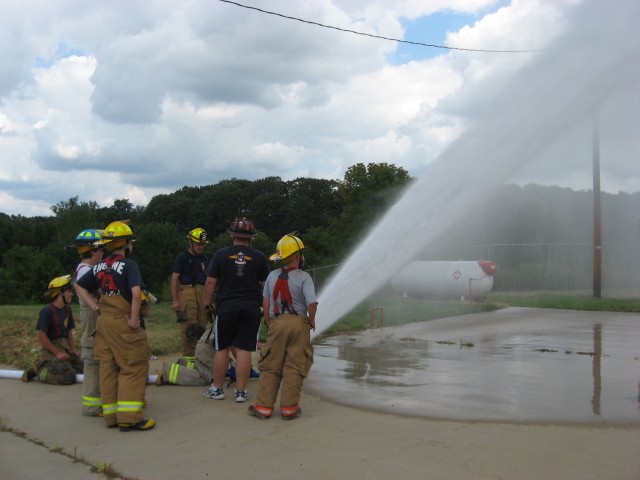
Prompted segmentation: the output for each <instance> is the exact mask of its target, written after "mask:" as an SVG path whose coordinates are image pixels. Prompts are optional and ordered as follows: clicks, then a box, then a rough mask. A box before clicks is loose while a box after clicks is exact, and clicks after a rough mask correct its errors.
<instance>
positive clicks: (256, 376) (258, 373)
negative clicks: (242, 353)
mask: <svg viewBox="0 0 640 480" xmlns="http://www.w3.org/2000/svg"><path fill="white" fill-rule="evenodd" d="M249 378H260V372H258V371H256V370H254V369H253V368H252V369H251V373H250V374H249Z"/></svg>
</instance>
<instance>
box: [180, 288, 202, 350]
mask: <svg viewBox="0 0 640 480" xmlns="http://www.w3.org/2000/svg"><path fill="white" fill-rule="evenodd" d="M203 293H204V286H203V285H193V286H191V285H178V301H179V302H180V305H181V306H182V309H183V311H186V318H187V320H185V321H183V322H180V337H181V338H182V355H183V356H185V357H192V356H193V355H195V351H196V343H197V341H198V339H197V338H189V337H187V334H186V331H187V327H188V326H189V324H192V323H197V324H198V325H200V326H201V327H202V328H206V326H207V320H206V318H205V312H204V302H203V300H202V297H203Z"/></svg>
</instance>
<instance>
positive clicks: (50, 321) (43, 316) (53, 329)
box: [36, 303, 76, 340]
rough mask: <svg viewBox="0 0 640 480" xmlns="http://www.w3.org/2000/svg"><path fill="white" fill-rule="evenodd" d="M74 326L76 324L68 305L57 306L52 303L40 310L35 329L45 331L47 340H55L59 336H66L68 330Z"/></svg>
mask: <svg viewBox="0 0 640 480" xmlns="http://www.w3.org/2000/svg"><path fill="white" fill-rule="evenodd" d="M65 320H66V325H65ZM75 327H76V324H75V322H74V321H73V312H72V311H71V308H70V307H68V306H65V307H63V308H58V307H56V306H55V305H53V304H52V303H50V304H48V305H47V306H45V307H43V308H42V310H40V315H39V316H38V323H37V324H36V330H41V331H43V332H45V333H46V334H47V337H49V340H55V339H56V338H60V337H62V338H67V333H68V331H69V330H72V329H74V328H75Z"/></svg>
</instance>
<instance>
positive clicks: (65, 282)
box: [44, 275, 73, 298]
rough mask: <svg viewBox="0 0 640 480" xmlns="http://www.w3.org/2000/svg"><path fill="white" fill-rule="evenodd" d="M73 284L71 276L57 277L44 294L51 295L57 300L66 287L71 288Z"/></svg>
mask: <svg viewBox="0 0 640 480" xmlns="http://www.w3.org/2000/svg"><path fill="white" fill-rule="evenodd" d="M72 286H73V282H72V281H71V275H63V276H62V277H56V278H54V279H53V280H51V281H50V282H49V288H47V291H46V292H44V294H45V295H49V296H50V297H51V298H56V297H57V296H58V295H59V294H60V292H62V289H63V288H64V287H69V288H71V287H72Z"/></svg>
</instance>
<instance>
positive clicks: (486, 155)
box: [313, 0, 640, 336]
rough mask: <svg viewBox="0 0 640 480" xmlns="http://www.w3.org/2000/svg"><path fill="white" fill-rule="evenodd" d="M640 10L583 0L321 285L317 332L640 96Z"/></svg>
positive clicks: (629, 141) (636, 6)
mask: <svg viewBox="0 0 640 480" xmlns="http://www.w3.org/2000/svg"><path fill="white" fill-rule="evenodd" d="M623 7H624V8H623ZM638 18H640V3H638V2H631V1H625V2H616V3H615V4H607V3H605V2H600V1H597V0H595V1H592V2H585V3H583V4H581V5H577V6H576V7H575V11H574V13H573V16H572V18H571V19H570V21H569V25H568V26H567V30H566V32H565V33H564V34H563V35H562V36H560V37H559V38H558V39H557V40H556V41H555V42H553V43H552V44H550V45H549V46H548V47H547V48H546V49H545V50H544V51H540V52H538V53H535V54H533V57H532V59H531V61H530V62H529V63H528V64H526V65H525V66H524V67H523V68H521V69H520V70H519V71H518V72H517V73H515V74H514V75H513V76H512V78H511V79H510V80H509V81H507V82H505V84H504V88H503V90H502V91H501V92H500V93H499V94H498V95H496V97H495V98H494V99H493V100H492V101H490V102H486V107H484V110H483V111H482V112H479V114H478V115H477V117H476V118H475V120H474V123H473V125H471V126H470V127H469V128H468V129H467V131H466V132H464V133H463V134H462V135H461V136H460V137H458V138H457V139H456V140H455V141H454V142H453V143H452V144H451V145H450V146H449V147H448V148H447V149H446V150H445V151H444V152H443V153H442V154H441V155H440V156H439V157H438V158H437V159H435V160H434V161H433V162H431V163H430V164H429V166H428V167H427V168H426V169H425V171H424V172H423V174H422V175H421V176H420V177H419V178H418V179H417V180H416V181H415V182H414V183H412V184H411V185H410V186H409V187H408V188H407V190H406V191H405V192H404V194H403V195H402V197H401V198H400V199H399V200H398V202H397V203H396V204H395V205H394V206H393V207H391V208H390V209H389V211H388V212H387V213H386V214H385V216H384V217H383V218H382V219H381V220H380V221H379V222H378V223H377V224H376V225H375V226H374V227H373V228H372V230H371V231H370V232H369V234H368V235H367V236H366V238H364V239H363V240H362V242H361V243H360V244H359V245H358V246H357V247H356V249H355V250H354V251H353V252H352V253H351V255H350V256H349V258H348V259H347V261H346V262H344V263H343V264H342V266H341V268H340V270H338V271H337V273H336V274H335V276H334V277H333V278H332V279H331V280H330V281H329V283H328V284H327V286H326V288H325V289H324V290H323V291H322V292H321V293H320V298H319V308H318V316H317V320H316V331H315V332H314V334H313V335H314V336H317V335H319V334H320V333H322V332H323V331H324V330H326V329H327V328H328V327H329V326H331V325H332V324H333V323H334V322H335V321H337V320H338V319H340V317H342V316H343V315H345V314H347V313H348V312H349V311H350V310H351V309H353V308H354V307H355V306H357V305H358V304H359V303H360V302H361V301H362V300H364V299H365V298H366V297H367V296H368V295H369V294H371V293H372V292H373V291H374V290H376V289H377V288H379V287H380V286H382V285H383V284H384V283H385V282H386V281H387V280H388V278H389V277H390V275H391V274H392V273H393V272H395V271H397V270H398V269H400V268H402V267H403V266H404V265H406V264H407V263H408V262H410V261H411V260H413V259H414V258H416V257H417V255H418V253H419V252H421V251H423V250H424V249H425V248H426V247H428V246H429V245H430V244H433V243H434V242H435V241H436V240H438V239H441V238H443V236H444V235H445V234H446V232H447V231H448V230H449V229H451V228H452V227H453V226H455V225H457V224H458V223H459V222H463V221H464V220H465V217H466V216H467V215H468V214H469V212H470V211H472V210H473V209H474V208H476V207H477V206H478V205H480V204H481V203H482V202H484V201H485V200H486V199H487V198H489V197H490V196H491V194H492V192H494V191H495V190H496V189H497V187H499V186H501V185H503V184H505V183H506V182H509V181H511V180H512V179H514V178H515V177H516V176H517V175H518V173H519V172H521V171H522V169H523V168H524V167H525V166H527V165H530V164H532V163H533V162H535V161H536V160H537V159H540V158H544V155H545V154H546V153H547V152H548V150H549V149H550V148H552V147H554V146H556V145H558V144H562V143H563V138H564V137H567V136H570V135H572V134H574V132H575V129H576V128H578V126H580V125H590V124H591V122H592V121H593V119H594V117H596V116H597V114H598V112H599V111H600V110H601V109H602V108H605V109H606V107H607V103H608V102H609V99H610V98H617V99H620V98H622V99H624V98H633V99H637V98H638V95H637V92H638V90H639V85H640V61H638V59H639V58H640V55H639V54H640V35H639V34H638V28H637V19H638ZM600 121H601V122H604V120H603V119H602V118H601V119H600ZM604 128H607V127H606V125H604ZM634 130H635V131H636V134H637V129H632V128H629V129H628V132H629V135H630V136H628V137H623V138H620V139H619V141H620V142H622V147H623V148H624V145H625V142H626V144H627V145H629V148H631V149H632V148H633V145H635V144H634V143H633V142H635V139H633V138H632V136H633V133H632V132H633V131H634ZM588 145H589V147H590V145H591V144H590V143H589V144H588ZM619 146H620V145H619ZM579 151H581V152H584V146H583V147H582V148H581V149H579ZM588 151H589V150H587V152H588ZM588 155H590V153H588ZM589 158H590V157H589ZM390 161H391V159H390ZM556 161H562V162H565V161H566V162H571V161H572V157H569V156H568V157H562V159H561V160H556ZM391 163H392V162H391Z"/></svg>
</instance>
